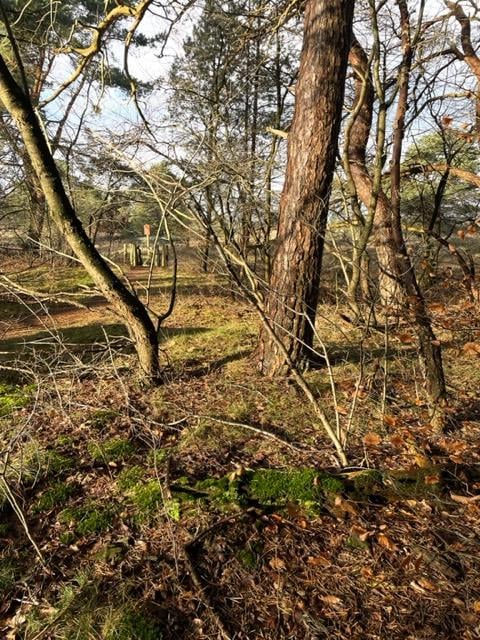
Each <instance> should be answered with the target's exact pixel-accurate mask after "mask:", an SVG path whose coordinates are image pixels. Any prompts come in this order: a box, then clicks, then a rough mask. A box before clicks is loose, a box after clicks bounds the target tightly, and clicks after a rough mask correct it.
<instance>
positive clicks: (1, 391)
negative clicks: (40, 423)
mask: <svg viewBox="0 0 480 640" xmlns="http://www.w3.org/2000/svg"><path fill="white" fill-rule="evenodd" d="M34 391H35V385H25V386H21V387H20V386H17V385H10V384H0V417H2V416H8V415H10V414H11V413H12V412H13V411H15V410H17V409H22V408H23V407H25V406H26V405H27V404H28V403H29V402H30V399H31V397H32V393H33V392H34Z"/></svg>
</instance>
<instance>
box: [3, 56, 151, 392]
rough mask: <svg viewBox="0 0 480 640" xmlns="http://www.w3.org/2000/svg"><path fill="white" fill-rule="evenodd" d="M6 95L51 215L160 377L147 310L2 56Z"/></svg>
mask: <svg viewBox="0 0 480 640" xmlns="http://www.w3.org/2000/svg"><path fill="white" fill-rule="evenodd" d="M0 99H1V101H2V102H3V104H4V106H5V108H6V109H7V110H8V112H9V113H10V115H11V116H12V118H13V119H14V120H15V122H16V124H17V126H18V128H19V131H20V134H21V136H22V138H23V141H24V144H25V149H26V150H27V153H28V155H29V157H30V161H31V163H32V166H33V169H34V171H35V173H36V175H37V177H38V180H39V182H40V185H41V188H42V191H43V193H44V195H45V200H46V202H47V204H48V207H49V211H50V215H51V217H52V219H53V221H54V222H55V224H56V226H57V227H58V229H59V230H60V232H61V233H62V234H63V236H64V237H65V239H66V240H67V242H68V244H69V245H70V247H71V248H72V250H73V251H74V253H75V255H76V256H77V257H78V258H79V260H80V261H81V263H82V265H83V266H84V268H85V270H86V271H87V272H88V273H89V275H90V276H91V277H92V279H93V280H94V282H95V284H96V285H97V286H98V287H99V289H100V290H101V291H102V293H103V295H104V296H105V297H106V298H107V300H108V301H109V302H110V303H111V304H112V306H113V308H114V310H115V312H116V313H117V314H118V315H119V316H120V317H121V318H122V321H123V322H124V323H125V325H126V326H127V328H128V332H129V334H130V337H131V338H132V339H133V341H134V344H135V349H136V352H137V355H138V359H139V364H140V367H141V371H142V374H143V376H144V377H145V378H148V379H149V380H156V379H158V378H159V360H158V337H157V333H156V330H155V327H154V326H153V323H152V321H151V319H150V317H149V315H148V312H147V310H146V309H145V307H144V306H143V304H142V303H141V302H140V300H139V299H138V298H137V297H136V296H135V295H133V294H132V293H131V292H130V291H129V290H128V289H127V288H126V287H125V285H124V284H123V282H122V281H121V280H120V279H119V278H118V277H117V276H116V275H115V274H114V273H113V272H112V271H111V269H110V268H109V267H108V265H107V264H106V262H105V261H104V260H103V258H102V256H101V255H100V254H99V253H98V251H97V250H96V249H95V247H94V245H93V243H92V242H91V241H90V239H89V238H88V236H87V234H86V233H85V230H84V229H83V227H82V225H81V223H80V221H79V219H78V218H77V216H76V214H75V211H74V209H73V206H72V204H71V202H70V200H69V198H68V196H67V194H66V191H65V188H64V186H63V183H62V179H61V177H60V174H59V171H58V169H57V166H56V164H55V161H54V159H53V156H52V154H51V152H50V150H49V147H48V144H47V141H46V139H45V137H44V135H43V132H42V129H41V127H40V124H39V122H38V120H37V117H36V115H35V112H34V110H33V108H32V105H31V103H30V101H29V99H28V98H27V96H26V95H25V93H24V92H23V90H22V89H21V88H20V87H19V86H18V85H17V83H16V81H15V80H14V78H13V76H12V75H11V73H10V71H9V69H8V67H7V65H6V64H5V61H4V59H3V57H1V56H0Z"/></svg>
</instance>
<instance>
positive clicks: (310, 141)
mask: <svg viewBox="0 0 480 640" xmlns="http://www.w3.org/2000/svg"><path fill="white" fill-rule="evenodd" d="M353 5H354V2H352V0H307V3H306V7H305V18H304V37H303V49H302V54H301V61H300V70H299V76H298V82H297V86H296V101H295V114H294V118H293V123H292V128H291V131H290V134H289V138H288V160H287V169H286V176H285V184H284V188H283V193H282V198H281V202H280V216H279V227H278V240H277V242H278V245H277V250H276V254H275V257H274V261H273V265H272V275H271V279H270V287H269V292H268V296H267V300H266V312H267V316H268V318H269V319H270V322H271V326H272V327H273V329H274V331H275V332H276V333H277V335H278V336H279V337H280V339H281V340H282V342H283V343H284V345H285V347H286V349H287V351H288V353H289V355H290V358H291V359H292V361H293V363H294V364H295V365H297V366H299V365H300V366H301V365H302V363H303V362H304V361H306V360H309V359H310V358H311V355H312V343H313V333H314V332H313V326H314V323H315V314H316V307H317V303H318V296H319V281H320V269H321V264H322V255H323V245H324V232H325V227H326V223H327V216H328V202H329V196H330V189H331V182H332V177H333V171H334V166H335V157H336V152H337V141H338V136H339V132H340V123H341V115H342V107H343V97H344V88H345V75H346V68H347V58H348V51H349V48H350V41H351V32H352V19H353ZM258 362H259V368H260V369H261V370H262V371H263V372H264V373H265V374H267V375H270V376H272V375H277V374H281V373H283V372H284V371H285V360H284V356H283V355H282V354H281V353H280V352H279V350H278V347H277V346H276V345H275V343H274V341H273V340H272V338H271V336H270V335H269V334H268V332H267V331H265V330H263V331H262V332H261V334H260V340H259V346H258Z"/></svg>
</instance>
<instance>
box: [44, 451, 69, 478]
mask: <svg viewBox="0 0 480 640" xmlns="http://www.w3.org/2000/svg"><path fill="white" fill-rule="evenodd" d="M74 467H75V461H74V460H72V458H68V457H67V456H64V455H63V454H62V453H58V451H54V450H52V451H47V452H45V468H46V471H47V474H48V472H52V473H62V472H63V471H70V470H71V469H73V468H74Z"/></svg>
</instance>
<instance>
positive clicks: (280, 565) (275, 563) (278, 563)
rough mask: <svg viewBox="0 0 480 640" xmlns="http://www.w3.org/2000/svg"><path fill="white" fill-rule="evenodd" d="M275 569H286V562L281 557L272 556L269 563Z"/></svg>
mask: <svg viewBox="0 0 480 640" xmlns="http://www.w3.org/2000/svg"><path fill="white" fill-rule="evenodd" d="M268 564H269V565H270V566H271V567H272V569H275V571H280V570H281V569H285V562H284V561H283V560H282V559H281V558H272V559H271V560H270V561H269V563H268Z"/></svg>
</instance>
